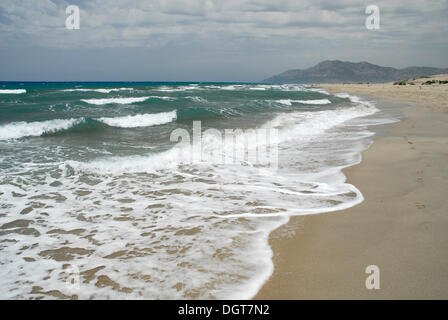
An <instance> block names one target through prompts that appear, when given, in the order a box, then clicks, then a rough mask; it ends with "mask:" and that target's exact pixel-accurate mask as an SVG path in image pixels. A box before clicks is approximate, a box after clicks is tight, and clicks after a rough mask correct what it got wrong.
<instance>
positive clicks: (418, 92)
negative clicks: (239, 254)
mask: <svg viewBox="0 0 448 320" xmlns="http://www.w3.org/2000/svg"><path fill="white" fill-rule="evenodd" d="M442 77H446V78H448V76H446V75H444V76H442ZM433 78H437V77H433ZM424 80H425V81H426V80H427V79H424ZM319 86H320V87H323V88H324V89H326V90H327V91H330V92H347V93H349V94H355V95H356V94H358V95H368V96H369V97H372V98H373V99H374V100H375V101H377V102H378V101H380V103H381V104H387V103H391V104H394V105H396V104H397V103H399V104H400V105H402V106H404V107H405V108H406V109H405V110H404V111H405V113H406V114H407V117H406V118H404V119H402V120H401V121H400V122H398V123H395V124H392V125H391V127H388V130H387V131H389V132H388V133H386V134H384V135H381V136H380V137H374V143H373V144H372V145H371V146H370V147H369V148H368V149H367V150H365V151H364V152H363V153H362V161H361V163H360V164H357V165H354V166H352V167H348V168H345V169H344V170H343V172H344V174H345V175H346V177H347V182H349V183H351V184H353V185H355V186H356V187H357V188H358V189H359V190H360V191H361V192H362V193H363V195H364V198H365V200H364V201H363V202H362V203H361V204H359V205H357V206H354V207H352V208H349V209H346V210H342V211H337V212H333V213H323V214H318V215H307V216H295V217H292V218H291V219H290V222H289V223H288V224H286V225H284V226H282V227H280V228H279V229H277V230H275V231H274V232H272V233H271V235H270V241H269V243H270V245H271V248H272V250H273V253H274V256H273V263H274V273H273V275H272V276H271V278H270V279H269V280H268V281H267V282H266V283H265V284H264V285H263V287H262V288H261V290H260V291H259V292H258V294H257V295H256V296H255V297H254V299H447V298H448V212H447V210H446V208H447V205H446V204H445V199H444V194H445V193H446V192H445V191H444V190H447V189H448V170H447V168H446V159H448V151H447V150H448V148H447V147H448V136H447V132H448V105H447V101H448V85H446V86H443V85H439V86H419V85H416V86H393V85H392V84H391V83H386V84H348V85H319ZM389 128H390V129H389ZM371 130H372V129H371ZM373 131H375V132H377V131H378V129H375V128H373ZM369 265H377V266H378V267H379V269H380V288H381V289H379V290H368V289H366V287H365V281H366V278H367V276H368V274H366V273H365V269H366V267H367V266H369Z"/></svg>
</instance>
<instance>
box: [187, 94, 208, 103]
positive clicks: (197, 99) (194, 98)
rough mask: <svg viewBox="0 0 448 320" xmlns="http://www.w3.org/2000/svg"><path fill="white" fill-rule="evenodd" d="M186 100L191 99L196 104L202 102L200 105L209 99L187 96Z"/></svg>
mask: <svg viewBox="0 0 448 320" xmlns="http://www.w3.org/2000/svg"><path fill="white" fill-rule="evenodd" d="M185 98H187V99H190V100H192V101H194V102H200V103H206V102H208V101H207V99H205V98H202V97H198V96H187V97H185Z"/></svg>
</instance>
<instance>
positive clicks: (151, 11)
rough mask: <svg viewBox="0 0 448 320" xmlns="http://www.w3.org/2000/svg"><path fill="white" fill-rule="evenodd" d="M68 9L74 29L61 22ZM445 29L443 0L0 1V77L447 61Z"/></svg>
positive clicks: (253, 76) (106, 76) (221, 72)
mask: <svg viewBox="0 0 448 320" xmlns="http://www.w3.org/2000/svg"><path fill="white" fill-rule="evenodd" d="M372 4H373V5H377V6H378V8H379V9H380V28H379V29H374V30H371V29H367V28H366V26H365V21H366V18H367V17H368V16H369V14H366V12H365V11H366V7H367V6H368V5H372ZM69 5H76V6H78V7H79V9H80V16H79V18H80V28H79V29H78V30H70V29H67V28H66V19H67V16H68V15H67V14H66V8H67V6H69ZM447 34H448V0H430V1H425V0H409V1H396V0H384V1H383V0H381V1H376V0H369V1H363V0H341V1H335V0H269V1H267V0H260V1H257V0H147V1H143V0H142V1H138V0H68V1H63V0H21V1H16V0H1V1H0V80H2V81H229V82H232V81H241V82H246V81H247V82H252V81H261V80H263V79H265V78H268V77H270V76H272V75H274V74H278V73H281V72H283V71H285V70H287V69H303V68H308V67H311V66H313V65H315V64H317V63H319V62H320V61H323V60H343V61H353V62H359V61H368V62H371V63H375V64H379V65H383V66H391V67H399V68H401V67H407V66H430V67H448V36H447Z"/></svg>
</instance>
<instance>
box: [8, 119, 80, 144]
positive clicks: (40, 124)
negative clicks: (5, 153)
mask: <svg viewBox="0 0 448 320" xmlns="http://www.w3.org/2000/svg"><path fill="white" fill-rule="evenodd" d="M83 121H84V118H78V119H55V120H47V121H36V122H24V121H21V122H12V123H8V124H6V125H3V126H0V140H8V139H19V138H22V137H30V136H40V135H42V134H44V133H53V132H56V131H61V130H67V129H69V128H71V127H73V126H75V125H77V124H79V123H81V122H83Z"/></svg>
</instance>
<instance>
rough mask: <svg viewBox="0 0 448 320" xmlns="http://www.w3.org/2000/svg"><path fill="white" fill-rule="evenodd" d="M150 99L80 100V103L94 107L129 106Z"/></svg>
mask: <svg viewBox="0 0 448 320" xmlns="http://www.w3.org/2000/svg"><path fill="white" fill-rule="evenodd" d="M149 98H150V97H136V98H105V99H81V101H83V102H86V103H89V104H95V105H104V104H112V103H117V104H131V103H136V102H143V101H145V100H148V99H149Z"/></svg>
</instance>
